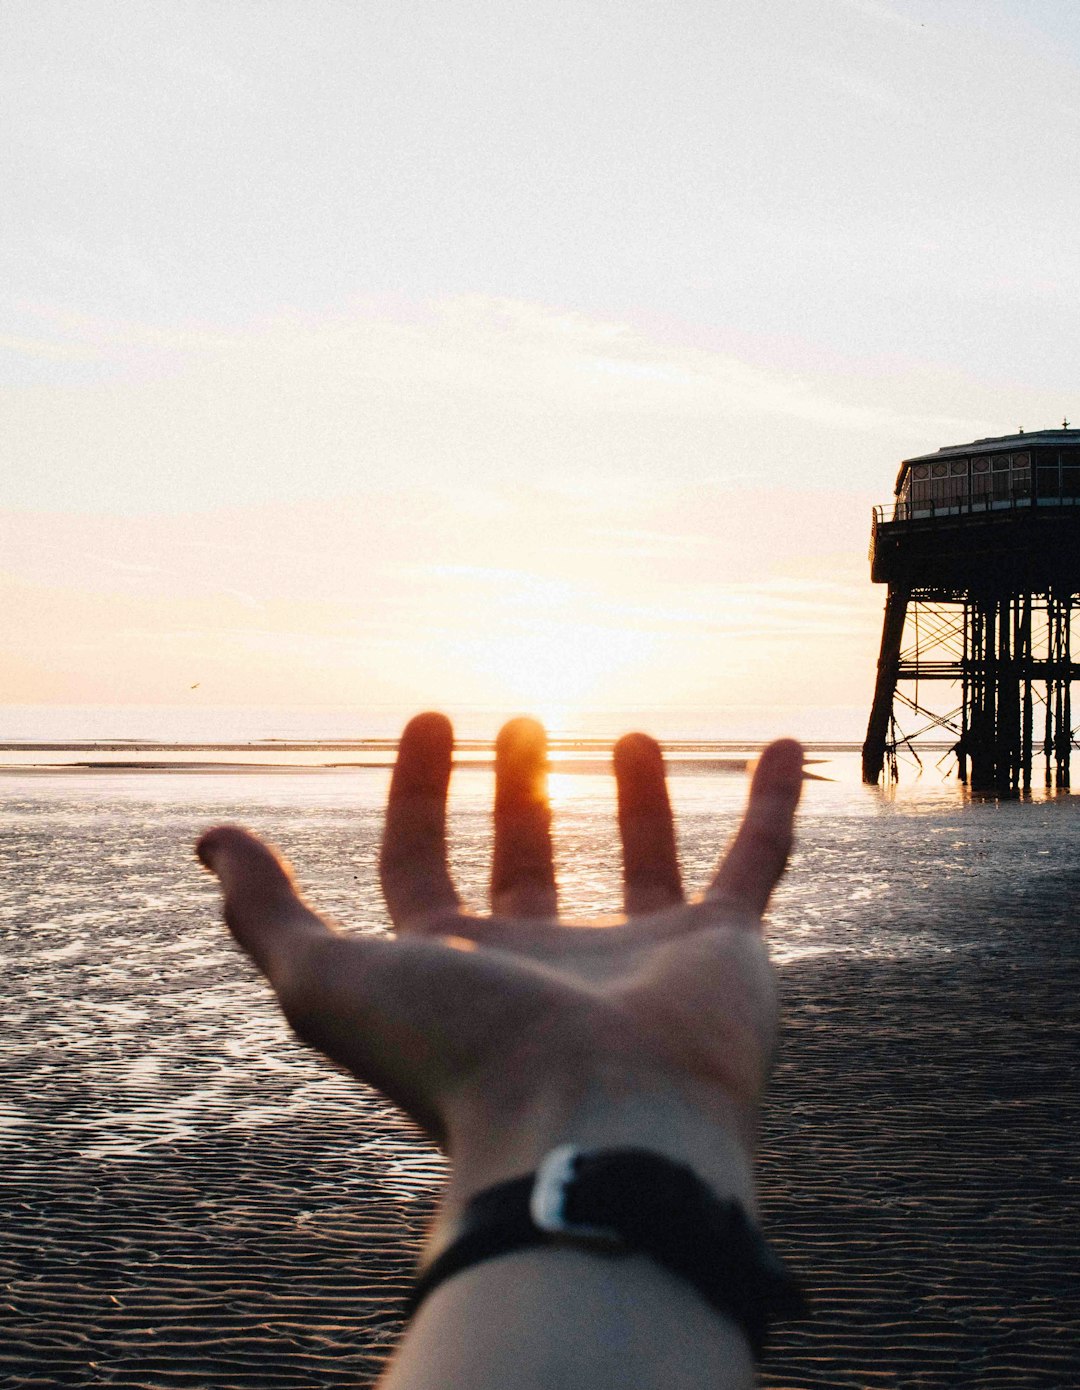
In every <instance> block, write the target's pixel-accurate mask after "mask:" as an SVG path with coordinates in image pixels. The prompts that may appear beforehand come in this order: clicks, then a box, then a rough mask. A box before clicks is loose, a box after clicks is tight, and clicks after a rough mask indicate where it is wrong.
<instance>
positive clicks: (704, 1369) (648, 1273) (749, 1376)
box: [383, 1078, 754, 1390]
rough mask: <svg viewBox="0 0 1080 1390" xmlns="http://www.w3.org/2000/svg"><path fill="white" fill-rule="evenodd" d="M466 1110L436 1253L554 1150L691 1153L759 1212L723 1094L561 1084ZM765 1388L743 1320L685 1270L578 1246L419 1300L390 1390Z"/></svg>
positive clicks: (494, 1268) (709, 1177)
mask: <svg viewBox="0 0 1080 1390" xmlns="http://www.w3.org/2000/svg"><path fill="white" fill-rule="evenodd" d="M480 1096H481V1097H486V1099H485V1098H478V1099H477V1100H476V1102H475V1104H476V1106H477V1107H478V1109H479V1112H482V1113H473V1112H472V1111H471V1110H470V1109H469V1108H466V1109H465V1110H463V1111H461V1112H460V1113H459V1117H458V1118H459V1125H458V1140H457V1143H456V1144H455V1146H454V1147H455V1171H454V1177H453V1179H452V1181H451V1184H450V1188H449V1191H448V1193H447V1196H446V1199H445V1201H444V1203H443V1207H442V1210H441V1212H440V1216H439V1219H438V1221H437V1223H436V1225H435V1228H434V1230H433V1232H432V1236H431V1239H430V1241H429V1246H428V1251H427V1258H428V1260H431V1259H432V1258H434V1256H435V1255H437V1254H439V1253H440V1252H441V1251H442V1250H444V1249H445V1248H446V1247H447V1245H448V1244H450V1243H451V1242H452V1241H453V1240H454V1237H455V1235H456V1233H457V1228H458V1223H459V1220H460V1215H461V1211H462V1209H463V1207H464V1205H465V1203H466V1202H467V1201H468V1200H469V1198H470V1197H472V1196H475V1195H476V1193H477V1192H479V1191H481V1190H483V1189H486V1188H489V1187H491V1186H492V1185H494V1184H496V1183H500V1182H503V1181H505V1180H506V1179H508V1178H513V1177H518V1176H520V1175H522V1174H526V1173H531V1172H534V1171H535V1170H536V1168H537V1167H538V1166H539V1164H540V1162H541V1161H542V1160H543V1158H544V1157H545V1156H546V1155H547V1154H548V1153H549V1152H550V1151H551V1150H552V1149H553V1148H555V1147H556V1146H560V1145H566V1144H571V1145H573V1146H575V1147H577V1148H580V1149H584V1150H596V1149H604V1148H644V1149H647V1150H649V1151H651V1152H653V1153H656V1154H660V1155H663V1156H665V1157H668V1158H671V1159H673V1160H675V1161H676V1162H679V1163H684V1164H688V1165H689V1166H690V1167H691V1168H693V1169H694V1171H695V1172H697V1173H698V1174H699V1176H700V1177H702V1178H703V1179H704V1180H705V1181H706V1183H707V1184H708V1185H709V1187H710V1188H711V1190H712V1191H713V1193H714V1194H715V1195H716V1196H717V1197H720V1198H722V1199H729V1198H730V1199H734V1200H736V1201H738V1202H739V1203H740V1204H741V1205H742V1206H743V1207H744V1208H746V1209H747V1210H748V1211H749V1212H752V1211H753V1208H754V1195H753V1174H752V1167H751V1161H750V1158H749V1155H748V1154H747V1151H746V1148H745V1145H744V1142H743V1140H742V1139H741V1138H740V1137H739V1136H738V1135H737V1133H736V1126H735V1122H734V1117H733V1116H732V1115H731V1114H730V1113H729V1112H728V1110H727V1108H726V1106H725V1103H724V1102H723V1101H722V1099H720V1098H718V1097H716V1096H715V1095H713V1096H710V1097H708V1098H707V1101H706V1103H702V1104H690V1103H688V1101H687V1098H686V1097H685V1096H677V1095H675V1094H673V1092H672V1089H671V1087H670V1085H669V1086H665V1087H660V1086H656V1087H649V1086H648V1085H642V1084H641V1083H640V1081H639V1083H638V1085H637V1086H629V1085H628V1086H626V1087H625V1088H623V1087H613V1086H612V1085H611V1082H610V1078H606V1079H605V1084H604V1085H603V1086H601V1087H599V1088H598V1087H596V1086H593V1085H585V1086H583V1087H580V1088H563V1087H560V1088H558V1089H557V1090H555V1091H553V1092H552V1091H549V1092H547V1093H546V1094H539V1095H534V1096H532V1097H530V1099H529V1101H528V1102H527V1103H526V1104H524V1105H523V1106H520V1107H518V1106H514V1105H508V1104H507V1097H506V1096H501V1097H497V1098H496V1101H495V1107H494V1108H495V1112H496V1113H497V1114H498V1116H499V1118H498V1119H496V1118H495V1116H494V1115H493V1114H492V1113H491V1111H489V1109H488V1101H489V1100H490V1095H489V1093H487V1092H485V1091H482V1092H481V1093H480ZM752 1384H753V1359H752V1356H751V1353H750V1349H749V1346H748V1344H747V1342H746V1339H745V1336H744V1334H743V1332H742V1331H741V1330H740V1329H739V1328H738V1327H737V1325H736V1324H735V1322H734V1321H732V1320H731V1319H730V1318H728V1317H726V1316H724V1315H723V1314H721V1313H718V1312H717V1311H716V1310H715V1309H713V1308H712V1307H710V1306H709V1304H708V1303H707V1302H706V1300H705V1298H704V1297H703V1296H702V1294H701V1293H700V1292H699V1291H698V1290H697V1289H695V1288H694V1287H693V1286H692V1285H691V1284H690V1283H689V1282H687V1281H686V1280H685V1279H683V1278H682V1277H680V1276H679V1275H676V1274H673V1273H671V1272H670V1271H668V1270H666V1269H664V1268H663V1267H662V1266H661V1265H660V1264H658V1263H657V1262H656V1261H655V1260H653V1259H652V1258H650V1257H648V1256H645V1255H636V1254H635V1255H627V1254H617V1255H613V1254H601V1253H597V1252H596V1251H591V1250H585V1249H577V1248H574V1247H573V1246H570V1245H551V1246H545V1247H542V1248H540V1249H534V1250H527V1251H516V1252H514V1253H512V1254H507V1255H503V1256H499V1257H498V1258H494V1259H490V1260H487V1261H485V1262H483V1263H480V1264H476V1265H473V1266H471V1267H470V1268H468V1269H466V1270H464V1271H462V1272H460V1273H458V1274H455V1275H453V1276H452V1277H450V1278H449V1279H447V1280H446V1281H445V1282H444V1283H442V1284H439V1285H438V1286H437V1287H436V1288H435V1290H434V1291H433V1292H432V1293H431V1295H430V1296H429V1297H428V1299H426V1300H425V1302H424V1303H423V1304H422V1305H421V1307H420V1309H419V1311H418V1313H417V1315H416V1317H415V1318H414V1321H413V1324H412V1326H411V1327H410V1329H409V1331H408V1333H407V1335H406V1338H405V1341H404V1343H403V1345H402V1348H401V1350H400V1351H399V1353H398V1356H397V1358H396V1359H395V1361H394V1363H393V1366H392V1367H391V1369H390V1370H389V1371H388V1373H387V1376H386V1379H385V1381H384V1386H383V1390H436V1387H438V1388H439V1390H454V1387H459V1386H460V1387H461V1390H465V1388H466V1387H468V1388H469V1390H485V1387H489V1386H490V1387H492V1390H494V1387H496V1386H498V1387H501V1390H505V1388H506V1387H510V1386H513V1387H515V1390H518V1387H521V1390H530V1387H533V1386H536V1387H537V1390H539V1387H541V1386H543V1387H544V1390H553V1388H554V1387H558V1390H576V1387H581V1390H603V1388H604V1387H606V1386H612V1387H615V1386H618V1387H620V1390H652V1388H653V1387H656V1390H660V1387H665V1390H667V1388H669V1387H674V1388H675V1390H678V1387H687V1390H689V1387H698V1386H701V1387H705V1386H709V1387H717V1390H735V1388H736V1387H745V1386H749V1385H752Z"/></svg>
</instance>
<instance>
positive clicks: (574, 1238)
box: [406, 1148, 806, 1357]
mask: <svg viewBox="0 0 1080 1390" xmlns="http://www.w3.org/2000/svg"><path fill="white" fill-rule="evenodd" d="M559 1244H562V1245H564V1246H565V1245H569V1246H576V1247H578V1248H586V1249H592V1250H595V1251H596V1252H597V1253H601V1254H618V1253H631V1252H636V1253H640V1254H644V1255H648V1256H649V1257H650V1258H651V1259H653V1260H655V1261H656V1263H657V1264H659V1265H661V1266H662V1267H663V1268H665V1269H667V1270H670V1271H671V1272H672V1273H673V1274H676V1275H678V1276H679V1277H681V1278H683V1279H685V1280H686V1281H687V1282H688V1283H690V1284H692V1285H693V1286H694V1288H696V1289H697V1290H698V1292H699V1293H700V1294H701V1295H702V1297H704V1298H705V1300H706V1302H708V1303H709V1304H710V1306H711V1307H713V1308H714V1309H716V1311H718V1312H720V1313H724V1314H726V1315H727V1316H729V1317H731V1318H732V1319H734V1321H735V1322H736V1323H737V1324H738V1325H739V1326H740V1327H741V1328H742V1330H743V1331H744V1333H745V1334H746V1337H747V1340H748V1341H749V1343H750V1346H751V1348H752V1349H753V1351H754V1354H755V1355H756V1356H758V1357H760V1355H761V1352H762V1349H763V1347H764V1344H765V1336H766V1332H767V1329H768V1327H769V1324H770V1323H771V1322H772V1321H774V1320H775V1319H777V1318H782V1317H793V1316H798V1315H799V1314H801V1313H803V1312H805V1309H806V1301H805V1298H804V1296H803V1294H802V1291H801V1289H800V1287H799V1285H798V1283H797V1281H796V1280H795V1279H794V1278H793V1277H792V1275H791V1274H789V1273H788V1271H787V1269H786V1268H785V1267H784V1265H783V1264H782V1263H781V1261H780V1259H779V1258H778V1257H777V1255H776V1254H775V1253H774V1252H773V1251H772V1250H771V1249H770V1247H769V1245H768V1244H767V1243H766V1241H765V1238H764V1236H763V1235H762V1234H761V1232H760V1230H759V1229H758V1227H757V1226H756V1225H755V1224H754V1223H753V1222H752V1221H751V1220H750V1218H749V1217H748V1216H747V1214H746V1211H745V1210H744V1208H743V1207H742V1206H741V1205H740V1203H738V1202H736V1201H731V1200H727V1201H721V1200H720V1199H719V1198H717V1197H716V1196H715V1195H714V1194H713V1193H712V1191H711V1190H710V1189H709V1188H708V1187H707V1186H706V1184H705V1183H704V1182H702V1180H701V1179H700V1178H699V1177H698V1176H697V1174H696V1173H695V1172H694V1171H693V1170H692V1169H691V1168H689V1167H688V1166H687V1165H685V1164H682V1163H677V1162H675V1161H673V1160H672V1159H669V1158H664V1157H662V1156H661V1155H659V1154H654V1153H651V1152H649V1151H648V1150H644V1149H606V1150H597V1151H592V1152H588V1151H586V1152H578V1151H577V1150H574V1149H570V1148H563V1149H557V1150H555V1151H554V1152H553V1153H552V1154H549V1155H548V1157H547V1159H545V1161H544V1163H543V1164H541V1166H540V1168H539V1169H538V1170H537V1172H536V1173H533V1174H529V1175H527V1176H524V1177H520V1178H513V1179H511V1180H510V1181H508V1182H504V1183H499V1184H498V1185H497V1186H495V1187H490V1188H488V1189H486V1190H485V1191H484V1192H481V1193H479V1194H478V1195H477V1196H476V1197H474V1198H473V1199H472V1201H471V1202H470V1203H469V1204H468V1206H467V1207H466V1209H465V1214H464V1217H463V1220H462V1228H461V1231H460V1233H459V1235H458V1236H457V1238H456V1239H455V1240H454V1241H453V1243H452V1244H451V1245H449V1246H448V1247H447V1248H446V1249H445V1250H443V1252H442V1253H441V1254H440V1255H438V1256H437V1257H436V1259H435V1260H433V1261H432V1262H431V1263H430V1264H429V1265H427V1267H426V1268H424V1269H423V1270H422V1271H421V1273H420V1275H419V1278H418V1279H417V1281H416V1284H415V1285H414V1287H413V1290H412V1292H411V1294H410V1296H409V1299H408V1301H407V1305H406V1308H407V1311H408V1312H409V1313H410V1314H411V1313H413V1312H415V1311H416V1309H417V1308H418V1307H419V1306H420V1304H421V1302H422V1301H423V1300H424V1299H425V1298H426V1297H427V1295H428V1294H430V1293H431V1292H432V1290H433V1289H435V1288H437V1287H438V1285H439V1284H441V1283H443V1282H444V1281H445V1280H446V1279H449V1278H450V1277H451V1276H452V1275H454V1274H457V1273H459V1272H460V1271H462V1270H465V1269H468V1268H469V1267H470V1266H472V1265H475V1264H479V1263H481V1262H483V1261H485V1260H490V1259H494V1258H497V1257H498V1256H500V1255H507V1254H511V1253H513V1252H515V1251H518V1250H528V1249H531V1248H535V1247H538V1246H550V1245H559Z"/></svg>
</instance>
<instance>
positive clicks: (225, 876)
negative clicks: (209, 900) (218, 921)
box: [195, 825, 332, 981]
mask: <svg viewBox="0 0 1080 1390" xmlns="http://www.w3.org/2000/svg"><path fill="white" fill-rule="evenodd" d="M195 853H196V855H198V857H199V860H200V861H201V862H202V864H203V865H204V866H205V867H206V868H207V869H209V870H210V872H211V873H213V874H215V875H216V876H217V878H218V881H219V882H220V884H221V887H222V891H223V892H224V894H225V921H226V924H227V925H228V928H229V930H230V931H231V932H232V934H233V936H234V937H235V938H236V940H237V942H238V943H239V944H240V945H241V946H242V947H243V948H244V950H245V951H246V952H247V953H248V955H249V956H251V958H252V960H253V961H254V962H255V964H256V965H257V966H258V967H259V969H260V970H261V971H262V972H263V974H264V975H266V976H267V977H268V978H269V979H270V980H271V981H273V979H274V977H275V975H276V974H278V973H279V969H280V967H281V965H283V964H284V963H285V961H286V960H287V958H288V956H289V954H290V951H291V950H292V949H294V948H295V947H297V946H299V945H300V944H301V943H303V942H306V941H309V940H310V939H311V937H312V936H328V935H332V933H331V930H330V928H329V927H328V926H327V925H326V923H325V922H324V921H323V920H322V918H321V917H319V916H318V915H317V914H316V913H314V912H312V911H311V909H310V908H309V907H308V906H307V904H306V903H305V902H304V901H303V899H302V898H301V897H300V895H299V893H298V892H297V891H296V886H295V884H294V883H293V879H292V875H291V873H290V872H289V868H288V866H287V865H286V863H285V861H284V860H283V859H282V858H281V857H280V856H279V855H278V854H277V853H276V852H275V851H274V850H273V849H271V848H270V846H269V845H265V844H263V842H262V841H261V840H259V839H257V838H256V836H254V835H252V834H250V832H248V831H247V830H243V829H241V827H240V826H238V825H218V826H215V827H214V829H213V830H208V831H207V832H206V834H205V835H203V836H202V837H201V839H200V840H199V842H198V844H197V845H196V846H195Z"/></svg>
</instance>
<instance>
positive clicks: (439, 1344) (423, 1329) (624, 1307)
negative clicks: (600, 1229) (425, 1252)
mask: <svg viewBox="0 0 1080 1390" xmlns="http://www.w3.org/2000/svg"><path fill="white" fill-rule="evenodd" d="M753 1383H754V1363H753V1358H752V1356H751V1353H750V1348H749V1346H748V1345H747V1342H746V1339H745V1337H744V1336H743V1334H742V1333H741V1332H740V1331H739V1329H738V1328H737V1327H736V1326H735V1324H734V1323H733V1322H732V1321H730V1320H729V1319H727V1318H725V1317H723V1316H721V1315H720V1314H718V1313H716V1312H715V1311H713V1309H711V1308H710V1307H709V1305H708V1304H707V1303H706V1302H705V1300H704V1299H703V1298H702V1296H701V1295H700V1294H699V1293H698V1292H697V1291H696V1290H695V1289H693V1288H692V1287H691V1286H690V1285H689V1284H687V1283H685V1282H684V1281H683V1280H681V1279H679V1278H678V1277H677V1276H676V1275H674V1274H670V1273H668V1272H667V1271H666V1270H664V1269H662V1268H661V1267H660V1266H659V1265H657V1264H655V1263H654V1262H653V1261H652V1260H650V1259H648V1258H647V1257H645V1256H640V1255H628V1256H627V1255H622V1256H612V1255H597V1254H593V1253H591V1252H588V1251H584V1250H573V1249H565V1248H558V1249H556V1248H547V1249H542V1250H531V1251H521V1252H518V1253H516V1254H513V1255H506V1256H504V1257H502V1258H500V1259H495V1260H489V1261H487V1262H486V1263H484V1264H479V1265H475V1266H473V1267H472V1268H471V1269H469V1270H466V1271H464V1272H463V1273H461V1274H458V1275H455V1276H454V1278H452V1279H448V1280H447V1281H446V1283H445V1284H441V1285H440V1286H439V1287H438V1288H437V1289H436V1290H435V1291H434V1292H433V1293H432V1294H431V1296H430V1298H428V1299H427V1300H426V1301H425V1303H424V1304H423V1305H422V1306H421V1308H420V1310H419V1311H418V1313H417V1314H416V1317H415V1318H414V1320H413V1323H412V1325H411V1326H410V1328H409V1330H408V1332H407V1334H406V1337H405V1340H404V1342H403V1344H402V1346H401V1348H400V1350H399V1351H398V1353H397V1356H396V1357H395V1359H394V1361H393V1363H392V1365H391V1366H390V1368H389V1369H388V1371H387V1372H386V1374H385V1376H384V1378H383V1380H382V1381H381V1382H380V1387H381V1390H510V1387H513V1390H609V1387H610V1390H706V1387H708V1390H746V1387H749V1386H752V1385H753Z"/></svg>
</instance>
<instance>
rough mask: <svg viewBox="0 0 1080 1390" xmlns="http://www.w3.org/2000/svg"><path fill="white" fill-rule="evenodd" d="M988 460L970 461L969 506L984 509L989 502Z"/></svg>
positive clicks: (989, 475)
mask: <svg viewBox="0 0 1080 1390" xmlns="http://www.w3.org/2000/svg"><path fill="white" fill-rule="evenodd" d="M990 477H991V474H990V460H989V459H972V460H971V505H972V507H973V508H975V507H985V506H986V505H987V503H988V502H989V500H990Z"/></svg>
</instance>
